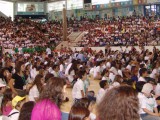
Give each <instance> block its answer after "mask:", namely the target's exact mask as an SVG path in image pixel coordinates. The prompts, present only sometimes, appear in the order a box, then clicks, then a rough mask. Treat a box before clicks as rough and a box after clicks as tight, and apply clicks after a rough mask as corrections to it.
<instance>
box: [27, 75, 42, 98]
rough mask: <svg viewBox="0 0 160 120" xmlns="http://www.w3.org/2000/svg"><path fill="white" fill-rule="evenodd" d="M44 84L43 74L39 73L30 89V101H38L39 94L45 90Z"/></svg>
mask: <svg viewBox="0 0 160 120" xmlns="http://www.w3.org/2000/svg"><path fill="white" fill-rule="evenodd" d="M43 85H44V79H43V76H42V75H40V74H38V75H37V76H36V77H35V80H34V82H33V84H32V87H31V88H30V90H29V100H30V101H37V100H38V98H39V94H40V93H41V92H42V90H43Z"/></svg>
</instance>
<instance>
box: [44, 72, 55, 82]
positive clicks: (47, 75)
mask: <svg viewBox="0 0 160 120" xmlns="http://www.w3.org/2000/svg"><path fill="white" fill-rule="evenodd" d="M52 77H54V75H53V74H51V73H48V74H46V76H45V78H44V79H45V83H47V82H48V80H49V79H50V78H52Z"/></svg>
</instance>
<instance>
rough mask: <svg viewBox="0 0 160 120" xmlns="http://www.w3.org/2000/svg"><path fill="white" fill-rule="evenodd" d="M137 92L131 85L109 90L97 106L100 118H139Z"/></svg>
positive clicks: (109, 119)
mask: <svg viewBox="0 0 160 120" xmlns="http://www.w3.org/2000/svg"><path fill="white" fill-rule="evenodd" d="M138 111H139V102H138V97H137V92H136V91H135V90H134V89H133V88H132V87H130V86H119V87H114V88H112V89H111V90H109V91H108V92H107V93H106V95H105V96H104V98H103V99H102V101H101V102H100V103H99V104H98V106H97V113H98V114H97V117H98V119H100V120H119V119H121V120H128V119H130V120H139V119H140V116H139V113H138Z"/></svg>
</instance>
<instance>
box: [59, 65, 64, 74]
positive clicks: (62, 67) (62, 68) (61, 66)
mask: <svg viewBox="0 0 160 120" xmlns="http://www.w3.org/2000/svg"><path fill="white" fill-rule="evenodd" d="M60 71H62V72H64V66H63V65H62V64H61V65H60Z"/></svg>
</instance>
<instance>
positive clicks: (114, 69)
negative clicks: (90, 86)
mask: <svg viewBox="0 0 160 120" xmlns="http://www.w3.org/2000/svg"><path fill="white" fill-rule="evenodd" d="M109 71H110V72H112V73H113V74H114V75H118V71H117V69H116V68H115V67H111V69H110V70H109Z"/></svg>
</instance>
